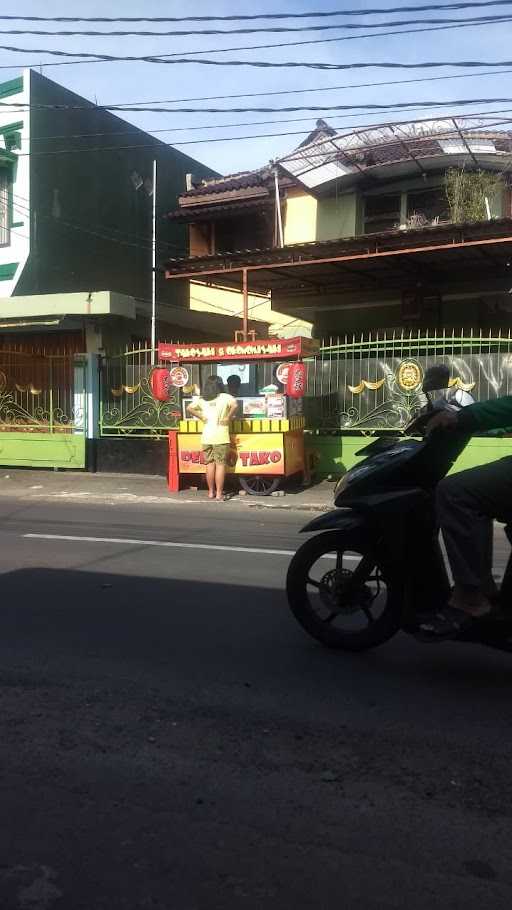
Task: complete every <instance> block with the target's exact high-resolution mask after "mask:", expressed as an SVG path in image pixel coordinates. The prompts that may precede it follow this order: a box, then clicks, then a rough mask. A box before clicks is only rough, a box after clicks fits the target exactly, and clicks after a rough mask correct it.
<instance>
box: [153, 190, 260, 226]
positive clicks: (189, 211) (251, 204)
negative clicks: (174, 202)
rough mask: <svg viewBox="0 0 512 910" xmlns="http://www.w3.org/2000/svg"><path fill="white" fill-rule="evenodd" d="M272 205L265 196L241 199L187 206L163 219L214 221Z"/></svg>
mask: <svg viewBox="0 0 512 910" xmlns="http://www.w3.org/2000/svg"><path fill="white" fill-rule="evenodd" d="M272 203H273V200H272V198H271V197H270V196H269V195H267V196H263V197H258V198H256V199H241V200H238V201H236V202H226V203H224V204H223V205H222V206H220V205H212V206H210V205H187V206H184V207H183V208H181V209H177V211H174V212H170V213H169V214H168V215H166V216H165V217H166V218H168V219H169V220H170V221H184V222H194V221H214V220H215V219H217V218H225V217H226V216H227V215H238V214H242V213H243V212H246V211H255V210H256V211H257V210H258V209H259V210H262V209H266V208H268V207H269V206H270V205H271V204H272Z"/></svg>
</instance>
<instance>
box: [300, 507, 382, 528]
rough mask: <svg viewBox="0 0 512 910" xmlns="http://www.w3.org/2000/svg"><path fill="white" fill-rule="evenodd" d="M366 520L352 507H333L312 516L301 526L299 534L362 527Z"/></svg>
mask: <svg viewBox="0 0 512 910" xmlns="http://www.w3.org/2000/svg"><path fill="white" fill-rule="evenodd" d="M366 524H367V522H366V521H365V519H364V518H363V516H362V515H358V514H357V512H354V511H353V510H352V509H334V510H333V511H332V512H325V513H324V514H323V515H319V516H318V518H314V519H313V521H310V522H309V524H307V525H305V527H303V528H301V532H300V533H301V534H310V533H311V532H312V531H348V530H354V529H355V528H363V527H364V526H365V525H366Z"/></svg>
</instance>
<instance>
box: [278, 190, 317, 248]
mask: <svg viewBox="0 0 512 910" xmlns="http://www.w3.org/2000/svg"><path fill="white" fill-rule="evenodd" d="M316 217H317V201H316V199H315V198H314V196H309V195H308V194H307V193H305V192H303V191H302V190H288V192H287V195H286V206H285V212H284V232H283V233H284V242H285V245H288V244H289V243H310V242H313V241H315V240H316V239H317V237H316Z"/></svg>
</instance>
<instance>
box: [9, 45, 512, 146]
mask: <svg viewBox="0 0 512 910" xmlns="http://www.w3.org/2000/svg"><path fill="white" fill-rule="evenodd" d="M93 62H94V61H93ZM45 65H46V64H45ZM492 65H493V66H494V65H495V64H492ZM496 65H498V64H496ZM8 68H9V69H14V68H15V67H8ZM0 69H2V67H0ZM511 72H512V70H487V71H484V72H483V73H450V74H445V75H443V76H432V75H429V76H419V77H418V78H416V79H387V80H385V81H381V82H359V83H347V84H345V85H325V86H321V87H320V88H297V89H281V90H280V91H272V92H241V93H239V94H233V95H202V96H197V97H193V98H167V99H163V100H161V101H160V100H156V101H133V102H131V103H130V102H129V101H128V102H122V103H118V104H111V105H108V104H105V105H101V104H97V105H94V106H92V103H90V104H87V105H82V106H79V105H73V106H72V107H71V109H72V110H92V109H93V108H94V109H95V110H107V111H111V110H115V111H117V112H118V113H119V112H121V113H122V112H123V110H131V111H135V112H137V111H139V110H140V111H141V112H144V111H145V108H146V107H147V106H148V105H156V104H160V105H161V104H185V103H188V102H192V101H227V100H232V99H234V98H264V97H271V96H277V95H306V94H311V93H313V92H316V93H318V92H337V91H346V90H347V89H355V88H379V87H381V86H389V85H413V84H415V83H420V82H442V81H449V80H452V79H475V78H478V79H479V78H480V77H483V76H504V75H508V74H510V73H511ZM1 105H2V106H3V107H16V108H24V109H27V110H30V109H32V108H33V107H35V105H31V104H29V103H24V102H6V101H4V102H1ZM37 107H38V109H40V108H45V109H51V110H53V109H61V108H63V109H66V110H68V109H70V106H68V105H38V106H37ZM160 110H162V108H160V107H158V108H156V111H160ZM175 110H177V108H171V109H170V111H169V113H173V112H174V111H175ZM229 110H230V108H223V111H225V112H227V113H229ZM151 132H152V133H157V132H170V130H163V131H162V130H151Z"/></svg>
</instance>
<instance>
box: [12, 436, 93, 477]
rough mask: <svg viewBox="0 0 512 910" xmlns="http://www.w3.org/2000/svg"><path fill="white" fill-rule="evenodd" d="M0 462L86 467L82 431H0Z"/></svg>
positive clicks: (38, 465)
mask: <svg viewBox="0 0 512 910" xmlns="http://www.w3.org/2000/svg"><path fill="white" fill-rule="evenodd" d="M0 465H3V466H9V467H23V468H53V467H56V468H75V469H78V468H85V437H84V435H83V433H76V434H71V433H69V434H67V433H62V434H58V433H55V434H50V433H0Z"/></svg>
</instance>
